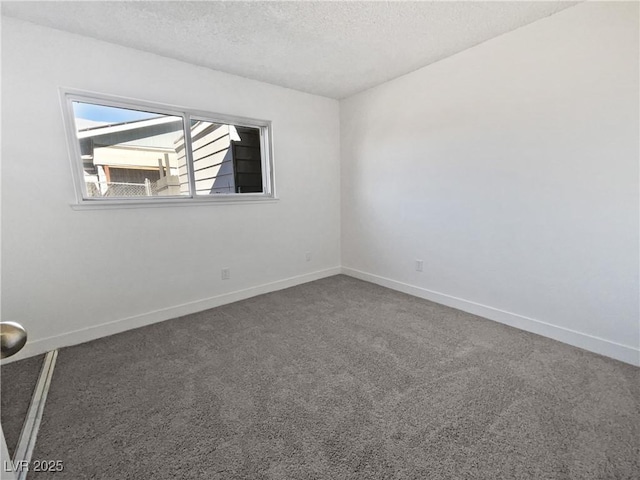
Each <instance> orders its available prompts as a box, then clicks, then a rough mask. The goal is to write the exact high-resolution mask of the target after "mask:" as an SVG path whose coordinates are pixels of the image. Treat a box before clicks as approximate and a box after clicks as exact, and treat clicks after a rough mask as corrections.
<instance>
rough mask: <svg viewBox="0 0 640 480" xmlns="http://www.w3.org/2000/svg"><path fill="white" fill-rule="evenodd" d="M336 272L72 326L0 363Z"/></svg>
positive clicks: (332, 271) (332, 272) (334, 272)
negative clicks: (82, 325) (88, 325)
mask: <svg viewBox="0 0 640 480" xmlns="http://www.w3.org/2000/svg"><path fill="white" fill-rule="evenodd" d="M340 273H341V268H340V267H333V268H328V269H325V270H318V271H316V272H312V273H307V274H304V275H297V276H295V277H289V278H285V279H283V280H278V281H275V282H270V283H265V284H261V285H257V286H255V287H249V288H245V289H243V290H237V291H235V292H229V293H224V294H222V295H216V296H214V297H209V298H204V299H201V300H196V301H193V302H188V303H183V304H181V305H176V306H173V307H167V308H162V309H160V310H154V311H151V312H147V313H143V314H139V315H134V316H131V317H127V318H122V319H119V320H114V321H112V322H107V323H102V324H100V325H94V326H91V327H87V328H83V329H79V330H73V331H71V332H65V333H62V334H60V335H55V336H52V337H47V338H43V339H40V340H34V341H33V342H27V344H26V345H25V347H24V348H23V349H22V350H21V351H20V352H19V353H18V354H16V355H14V356H13V357H11V358H10V359H6V361H5V360H3V362H2V363H3V364H4V363H11V362H14V361H17V360H21V359H24V358H27V357H32V356H35V355H40V354H42V353H46V352H50V351H52V350H56V349H59V348H63V347H68V346H71V345H77V344H79V343H85V342H89V341H91V340H96V339H98V338H102V337H106V336H109V335H114V334H116V333H121V332H125V331H127V330H132V329H134V328H140V327H144V326H145V325H150V324H152V323H157V322H162V321H165V320H170V319H172V318H177V317H181V316H184V315H190V314H192V313H197V312H201V311H203V310H208V309H210V308H215V307H219V306H220V305H226V304H228V303H233V302H237V301H240V300H244V299H247V298H251V297H255V296H256V295H262V294H265V293H270V292H275V291H277V290H283V289H285V288H289V287H295V286H296V285H301V284H303V283H308V282H313V281H314V280H320V279H321V278H325V277H331V276H333V275H338V274H340Z"/></svg>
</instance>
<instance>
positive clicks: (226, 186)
mask: <svg viewBox="0 0 640 480" xmlns="http://www.w3.org/2000/svg"><path fill="white" fill-rule="evenodd" d="M191 146H192V149H193V171H194V176H195V186H196V194H197V195H212V194H225V193H227V194H228V193H262V192H263V186H262V154H261V151H260V129H259V128H255V127H242V126H239V125H228V124H223V123H214V122H209V121H205V120H192V121H191Z"/></svg>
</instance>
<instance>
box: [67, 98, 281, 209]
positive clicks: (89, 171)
mask: <svg viewBox="0 0 640 480" xmlns="http://www.w3.org/2000/svg"><path fill="white" fill-rule="evenodd" d="M64 97H65V101H66V107H67V109H66V117H67V123H68V130H69V132H70V135H69V136H70V143H71V147H72V148H71V152H72V157H73V158H72V161H73V167H74V168H73V171H74V175H75V177H76V187H77V193H78V195H77V196H78V200H79V201H80V202H82V203H90V202H96V203H100V202H107V203H113V202H114V201H116V202H118V201H119V202H120V203H136V204H137V203H140V202H158V201H162V200H164V201H171V202H188V201H194V200H195V201H207V200H220V199H226V200H229V199H232V200H251V199H260V198H272V197H273V178H272V172H273V168H272V164H271V129H270V122H268V121H262V120H251V119H246V118H239V117H229V116H226V115H219V114H214V113H207V112H200V111H193V110H188V109H176V108H175V107H169V106H163V105H158V104H148V103H137V102H136V103H131V102H130V101H128V100H127V101H125V100H121V99H115V98H113V97H103V96H99V97H97V96H88V95H84V94H76V93H70V92H64Z"/></svg>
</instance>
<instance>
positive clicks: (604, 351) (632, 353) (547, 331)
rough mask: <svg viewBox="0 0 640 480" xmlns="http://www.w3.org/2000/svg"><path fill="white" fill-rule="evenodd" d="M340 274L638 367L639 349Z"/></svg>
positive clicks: (363, 275)
mask: <svg viewBox="0 0 640 480" xmlns="http://www.w3.org/2000/svg"><path fill="white" fill-rule="evenodd" d="M342 273H343V274H345V275H349V276H351V277H355V278H359V279H360V280H365V281H367V282H371V283H375V284H377V285H381V286H383V287H387V288H390V289H392V290H397V291H399V292H403V293H407V294H409V295H413V296H415V297H420V298H424V299H426V300H431V301H432V302H436V303H440V304H442V305H446V306H448V307H452V308H456V309H458V310H462V311H464V312H468V313H472V314H474V315H478V316H480V317H484V318H488V319H489V320H493V321H496V322H499V323H504V324H505V325H509V326H511V327H515V328H519V329H520V330H525V331H527V332H532V333H536V334H538V335H542V336H543V337H548V338H552V339H554V340H558V341H559V342H563V343H567V344H569V345H573V346H574V347H578V348H583V349H585V350H589V351H590V352H595V353H599V354H600V355H604V356H607V357H611V358H615V359H616V360H620V361H622V362H625V363H630V364H631V365H636V366H640V349H637V348H634V347H631V346H629V345H622V344H620V343H615V342H612V341H610V340H605V339H604V338H599V337H594V336H593V335H588V334H586V333H582V332H577V331H575V330H570V329H568V328H564V327H560V326H557V325H552V324H550V323H546V322H542V321H540V320H535V319H533V318H529V317H525V316H523V315H518V314H517V313H512V312H506V311H504V310H500V309H498V308H493V307H489V306H487V305H482V304H480V303H476V302H471V301H469V300H464V299H462V298H458V297H454V296H451V295H447V294H444V293H440V292H435V291H432V290H427V289H426V288H421V287H416V286H413V285H409V284H407V283H402V282H398V281H396V280H392V279H390V278H386V277H381V276H378V275H374V274H371V273H367V272H362V271H360V270H356V269H353V268H349V267H342Z"/></svg>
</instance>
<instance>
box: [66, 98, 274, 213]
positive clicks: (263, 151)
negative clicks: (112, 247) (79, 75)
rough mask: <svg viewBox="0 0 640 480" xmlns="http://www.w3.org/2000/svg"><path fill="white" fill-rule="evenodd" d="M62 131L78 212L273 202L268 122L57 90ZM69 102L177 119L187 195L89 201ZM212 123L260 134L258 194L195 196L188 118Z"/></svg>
mask: <svg viewBox="0 0 640 480" xmlns="http://www.w3.org/2000/svg"><path fill="white" fill-rule="evenodd" d="M60 97H61V102H62V107H63V108H62V110H63V117H64V124H65V130H66V133H67V141H68V146H69V157H70V160H71V172H72V176H73V180H74V181H73V184H74V187H75V196H76V202H75V204H73V205H72V207H74V208H75V207H78V208H85V207H90V208H127V207H144V206H147V207H157V206H162V205H170V206H177V205H210V204H217V203H247V202H248V203H252V202H265V201H270V200H277V197H276V193H275V181H274V165H273V133H272V124H271V121H269V120H258V119H254V118H247V117H240V116H235V115H227V114H220V113H213V112H207V111H202V110H196V109H193V108H186V107H185V108H183V107H176V106H172V105H166V104H161V103H156V102H149V101H145V100H137V99H130V98H125V97H117V96H113V95H105V94H102V93H94V92H86V91H81V90H73V89H60ZM73 102H83V103H90V104H94V105H104V106H107V107H116V108H126V109H132V110H142V111H149V112H151V113H159V114H163V115H171V116H176V117H181V118H182V121H183V127H184V138H185V155H186V160H187V174H188V178H189V190H190V194H189V195H173V196H150V197H89V196H88V194H87V186H86V182H85V179H84V169H83V166H82V156H81V152H80V142H79V139H78V137H77V134H76V132H77V128H76V123H75V114H74V111H73ZM192 117H195V118H196V119H198V120H204V121H208V122H213V123H222V124H229V125H237V126H241V127H251V128H257V129H259V131H260V155H261V161H262V186H263V192H262V193H215V194H210V195H197V194H196V192H195V176H194V172H193V158H192V147H191V129H190V128H189V126H190V125H191V118H192Z"/></svg>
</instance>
